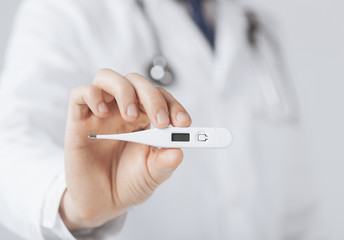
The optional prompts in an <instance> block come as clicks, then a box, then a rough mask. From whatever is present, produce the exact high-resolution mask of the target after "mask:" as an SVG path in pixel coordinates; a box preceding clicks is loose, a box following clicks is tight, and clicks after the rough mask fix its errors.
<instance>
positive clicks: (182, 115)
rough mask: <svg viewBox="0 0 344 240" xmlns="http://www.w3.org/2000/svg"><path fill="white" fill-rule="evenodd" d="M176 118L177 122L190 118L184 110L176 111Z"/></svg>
mask: <svg viewBox="0 0 344 240" xmlns="http://www.w3.org/2000/svg"><path fill="white" fill-rule="evenodd" d="M176 118H177V121H178V122H187V121H188V120H189V119H190V117H189V115H187V114H186V113H185V112H179V113H177V116H176Z"/></svg>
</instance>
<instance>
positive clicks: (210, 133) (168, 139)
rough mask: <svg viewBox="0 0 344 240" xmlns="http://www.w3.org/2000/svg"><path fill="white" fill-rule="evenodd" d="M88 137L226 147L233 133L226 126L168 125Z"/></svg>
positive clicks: (171, 145) (173, 145)
mask: <svg viewBox="0 0 344 240" xmlns="http://www.w3.org/2000/svg"><path fill="white" fill-rule="evenodd" d="M88 137H89V138H90V139H111V140H120V141H128V142H136V143H141V144H145V145H151V146H156V147H162V148H225V147H228V146H229V145H230V144H231V142H232V134H231V132H230V131H229V130H228V129H226V128H193V127H189V128H178V127H168V128H163V129H158V128H153V129H148V130H143V131H138V132H131V133H122V134H108V135H89V136H88Z"/></svg>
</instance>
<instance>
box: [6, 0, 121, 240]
mask: <svg viewBox="0 0 344 240" xmlns="http://www.w3.org/2000/svg"><path fill="white" fill-rule="evenodd" d="M74 3H75V1H50V0H27V1H24V2H23V4H22V5H21V7H20V9H19V12H18V14H17V18H16V21H15V23H14V28H13V32H12V37H11V38H10V42H9V47H8V51H7V54H6V57H5V65H4V70H3V72H2V75H1V87H0V109H1V112H0V133H1V137H0V216H1V217H0V223H1V224H3V225H4V226H6V227H7V228H9V229H10V230H12V231H13V232H15V233H16V234H18V235H20V236H21V237H23V238H25V239H75V238H78V239H103V238H104V237H105V235H106V234H115V233H117V232H118V231H119V230H120V228H121V226H122V224H123V221H124V217H125V216H121V217H118V218H116V219H115V220H113V221H110V222H108V223H107V224H105V225H104V226H101V227H99V228H95V229H85V230H83V231H78V232H73V233H71V232H70V231H68V229H67V228H66V226H65V225H64V223H63V221H62V220H61V218H60V216H59V213H58V208H59V204H60V199H61V197H62V194H63V192H64V191H65V189H66V183H65V177H64V152H63V139H64V127H65V121H66V113H67V105H68V99H69V92H70V89H71V88H73V87H74V86H76V85H80V84H82V83H84V84H85V83H90V82H91V80H92V74H91V73H90V72H91V70H90V69H91V67H89V65H88V64H87V63H88V62H87V60H85V57H84V56H83V54H84V52H83V51H81V49H82V37H80V33H79V32H78V31H81V30H80V28H78V27H77V24H78V23H80V22H81V21H82V18H81V16H80V14H79V13H78V9H77V7H75V5H73V4H74ZM85 25H86V24H85ZM92 71H93V70H92Z"/></svg>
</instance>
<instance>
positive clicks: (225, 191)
mask: <svg viewBox="0 0 344 240" xmlns="http://www.w3.org/2000/svg"><path fill="white" fill-rule="evenodd" d="M146 7H147V9H148V12H149V14H151V16H152V19H153V22H154V24H155V26H156V29H157V32H158V35H159V38H160V42H161V45H162V50H163V53H164V55H165V56H166V58H167V59H168V61H169V64H170V65H171V68H173V70H174V72H175V76H176V80H177V82H176V84H175V85H173V86H170V87H167V90H168V91H170V92H171V93H172V94H173V95H174V96H175V97H176V98H177V99H178V100H179V101H180V102H181V103H182V104H183V105H184V106H185V107H186V109H187V110H188V111H189V113H190V115H191V117H192V119H193V126H209V127H211V126H213V127H215V126H216V127H227V128H229V129H231V131H232V133H233V135H234V142H233V145H232V146H231V147H230V148H228V149H224V150H185V151H184V154H185V158H184V161H183V163H182V165H181V166H180V167H179V168H178V170H177V171H176V172H175V173H174V175H173V176H172V177H171V179H169V180H168V181H167V182H166V183H164V184H162V186H161V187H160V188H159V189H157V190H156V191H155V193H154V194H153V196H152V197H151V198H150V199H149V200H147V201H146V202H145V203H143V204H142V205H140V206H136V207H133V208H132V209H130V210H129V212H128V214H127V215H126V216H121V217H119V218H117V219H115V220H113V221H111V222H109V223H107V224H105V225H104V226H102V227H99V228H97V229H86V230H83V231H79V232H73V234H74V236H75V237H77V238H79V239H235V240H239V239H240V240H241V239H264V240H269V239H273V240H276V239H316V234H315V233H316V231H315V230H314V229H312V227H313V226H314V224H313V219H314V218H313V216H314V214H313V213H314V210H315V206H316V205H315V203H316V201H315V199H314V195H313V193H312V192H313V191H312V188H313V186H312V184H311V181H310V177H309V176H310V173H309V170H308V169H307V164H308V163H307V158H305V157H304V155H302V151H303V147H302V145H301V144H302V143H300V138H299V126H298V125H297V124H295V123H294V124H291V123H271V122H269V121H268V119H266V118H264V114H262V109H263V107H262V106H263V101H262V96H261V92H260V90H259V85H258V82H257V80H256V76H255V75H254V72H253V71H252V64H254V62H253V61H252V59H251V58H250V55H249V54H250V51H249V48H248V45H247V41H246V28H245V26H246V20H245V17H244V15H243V11H242V8H241V7H240V5H239V4H238V3H237V2H236V1H229V0H219V1H218V8H217V16H216V18H215V24H216V26H215V28H216V50H215V53H213V52H212V50H211V48H210V47H209V45H208V43H207V42H206V40H205V38H204V37H203V35H202V33H201V32H200V31H199V29H198V28H197V27H196V25H194V23H193V22H192V20H191V18H190V16H189V15H188V13H187V11H186V9H185V8H184V7H183V6H182V5H181V4H180V3H179V2H178V1H172V0H164V1H163V0H146ZM146 21H147V20H146V19H145V18H144V16H143V14H142V12H141V11H140V9H139V8H138V7H137V5H136V3H135V1H133V0H117V1H115V0H97V1H94V0H93V1H92V0H74V1H71V0H58V1H57V0H27V1H25V2H24V3H23V4H22V6H21V8H20V10H19V13H18V17H17V18H16V21H15V24H14V31H13V34H12V37H11V40H10V44H9V49H8V52H7V56H6V61H5V66H4V71H3V74H2V82H1V84H2V85H1V87H0V91H1V92H0V109H1V113H0V114H1V116H0V133H1V138H0V221H1V223H2V224H4V225H5V226H6V227H8V228H9V229H11V230H12V231H14V232H15V233H17V234H18V235H21V236H22V237H24V238H27V239H37V240H38V239H43V238H46V239H73V238H74V237H73V236H72V234H71V233H70V232H69V231H68V230H67V229H66V227H65V226H64V224H63V222H62V221H61V219H60V217H59V215H58V206H59V201H60V198H61V196H62V193H63V191H64V190H65V187H66V185H65V180H64V157H63V138H64V126H65V121H66V112H67V111H66V108H67V103H68V97H69V91H70V90H71V88H73V87H75V86H78V85H81V84H90V83H91V82H92V78H93V76H94V75H95V73H96V71H97V70H98V69H100V68H105V67H108V68H112V69H114V70H116V71H118V72H120V73H122V74H126V73H129V72H138V73H141V74H143V75H145V74H146V68H147V66H148V64H149V62H150V61H151V60H152V57H153V55H154V54H155V53H156V49H155V46H154V39H153V35H152V33H151V30H150V28H149V26H148V25H147V22H146Z"/></svg>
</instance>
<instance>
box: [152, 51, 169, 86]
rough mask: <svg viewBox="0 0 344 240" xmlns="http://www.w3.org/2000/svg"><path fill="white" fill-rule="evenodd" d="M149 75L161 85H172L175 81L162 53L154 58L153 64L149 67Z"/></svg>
mask: <svg viewBox="0 0 344 240" xmlns="http://www.w3.org/2000/svg"><path fill="white" fill-rule="evenodd" d="M148 75H149V77H150V79H151V80H152V82H154V83H156V84H157V85H161V86H168V85H171V84H172V83H173V81H174V76H173V73H172V71H171V70H170V68H169V67H168V65H167V61H166V58H165V57H164V56H162V55H156V56H155V57H154V58H153V61H152V64H151V65H150V66H149V67H148Z"/></svg>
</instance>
